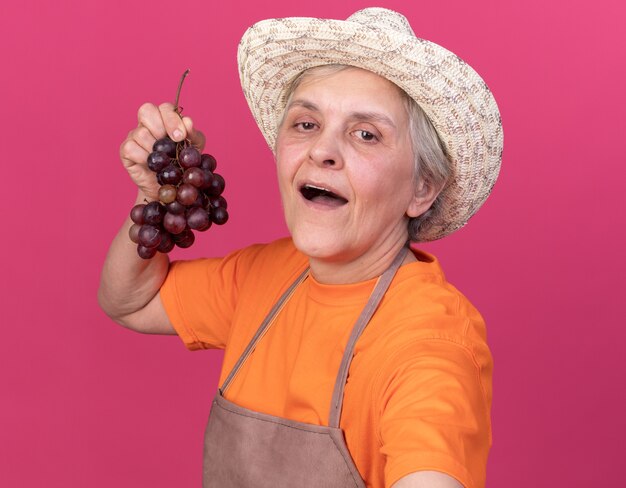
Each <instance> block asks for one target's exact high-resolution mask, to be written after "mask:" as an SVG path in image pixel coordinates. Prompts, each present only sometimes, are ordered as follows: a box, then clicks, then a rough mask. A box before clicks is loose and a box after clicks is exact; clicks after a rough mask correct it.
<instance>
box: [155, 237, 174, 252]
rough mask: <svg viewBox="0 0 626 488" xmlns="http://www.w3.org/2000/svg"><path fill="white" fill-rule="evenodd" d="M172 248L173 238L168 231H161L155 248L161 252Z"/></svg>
mask: <svg viewBox="0 0 626 488" xmlns="http://www.w3.org/2000/svg"><path fill="white" fill-rule="evenodd" d="M172 249H174V239H172V234H170V233H169V232H163V235H162V236H161V243H160V244H159V245H158V246H157V248H156V250H157V251H159V252H162V253H168V252H170V251H171V250H172Z"/></svg>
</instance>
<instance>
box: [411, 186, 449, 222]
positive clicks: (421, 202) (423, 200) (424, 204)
mask: <svg viewBox="0 0 626 488" xmlns="http://www.w3.org/2000/svg"><path fill="white" fill-rule="evenodd" d="M441 190H442V188H434V187H433V186H432V185H428V184H426V182H425V181H424V180H421V179H420V181H419V183H418V184H417V186H416V189H415V195H414V196H413V198H412V199H411V201H410V202H409V206H408V208H407V210H406V215H407V217H409V218H414V217H419V216H420V215H422V214H423V213H424V212H426V210H428V209H429V208H430V207H431V205H432V204H433V202H434V201H435V199H436V198H437V197H438V196H439V193H441Z"/></svg>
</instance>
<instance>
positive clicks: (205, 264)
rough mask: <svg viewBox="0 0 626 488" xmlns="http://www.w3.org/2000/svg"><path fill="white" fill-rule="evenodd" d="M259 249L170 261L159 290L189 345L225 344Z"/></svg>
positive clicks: (170, 315)
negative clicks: (206, 257)
mask: <svg viewBox="0 0 626 488" xmlns="http://www.w3.org/2000/svg"><path fill="white" fill-rule="evenodd" d="M257 252H258V247H256V246H252V247H250V248H246V249H244V250H240V251H236V252H234V253H232V254H229V255H228V256H226V257H224V258H209V259H196V260H189V261H175V262H173V263H172V264H171V266H170V269H169V272H168V274H167V277H166V279H165V282H164V283H163V285H162V286H161V290H160V292H159V293H160V296H161V301H162V302H163V306H164V307H165V311H166V313H167V315H168V317H169V319H170V321H171V322H172V325H173V326H174V328H175V329H176V332H177V333H178V335H179V336H180V338H181V339H182V340H183V342H184V343H185V345H186V346H187V347H188V348H189V349H191V350H197V349H211V348H218V349H224V348H225V347H226V343H227V342H228V337H229V333H230V327H231V324H232V319H233V313H234V310H235V306H236V303H237V297H238V294H239V290H240V288H241V286H242V284H243V282H244V281H245V279H246V276H247V275H248V273H249V272H250V268H251V266H252V261H253V259H254V255H255V254H256V253H257Z"/></svg>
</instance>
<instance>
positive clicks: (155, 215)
mask: <svg viewBox="0 0 626 488" xmlns="http://www.w3.org/2000/svg"><path fill="white" fill-rule="evenodd" d="M164 215H165V207H164V206H163V205H161V204H160V203H159V202H150V203H149V204H147V205H146V207H145V208H144V209H143V223H144V224H150V225H158V224H160V223H161V222H162V221H163V216H164ZM144 245H145V244H144Z"/></svg>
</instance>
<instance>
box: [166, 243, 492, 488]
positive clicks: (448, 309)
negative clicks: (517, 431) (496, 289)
mask: <svg viewBox="0 0 626 488" xmlns="http://www.w3.org/2000/svg"><path fill="white" fill-rule="evenodd" d="M414 254H415V255H416V257H417V258H418V260H419V261H418V262H413V263H410V264H406V265H404V266H402V267H401V268H400V269H399V270H398V273H397V274H396V276H395V278H394V280H393V282H392V284H391V286H390V288H389V290H388V291H387V293H386V295H385V297H384V298H383V300H382V302H381V304H380V306H379V308H378V310H377V311H376V313H375V314H374V316H373V317H372V320H371V321H370V323H369V325H368V326H367V327H366V328H365V330H364V332H363V334H362V335H361V337H360V338H359V340H358V342H357V344H356V348H355V351H354V357H353V360H352V363H351V366H350V370H349V376H348V381H347V383H346V387H345V392H344V404H343V410H342V415H341V424H340V427H341V428H342V429H343V431H344V433H345V438H346V444H347V446H348V449H349V451H350V453H351V455H352V458H353V459H354V462H355V464H356V467H357V469H358V470H359V472H360V474H361V476H362V477H363V479H364V480H365V483H366V485H367V486H368V487H383V486H384V487H390V486H391V485H392V484H393V483H394V482H396V481H397V480H399V479H400V478H402V477H403V476H405V475H407V474H409V473H412V472H415V471H420V470H436V471H441V472H444V473H447V474H449V475H450V476H453V477H454V478H456V479H457V480H459V481H460V482H461V483H462V484H463V485H464V486H465V487H466V488H480V487H484V485H485V469H486V464H487V455H488V452H489V447H490V445H491V425H490V414H489V412H490V406H491V379H492V366H493V363H492V358H491V354H490V352H489V349H488V347H487V344H486V334H485V325H484V322H483V319H482V317H481V316H480V314H479V313H478V312H477V311H476V309H475V308H474V307H473V306H472V305H471V304H470V303H469V301H468V300H467V299H466V298H465V297H464V296H463V295H462V294H461V293H459V291H457V290H456V289H455V288H454V287H453V286H452V285H450V284H449V283H447V282H446V280H445V278H444V275H443V273H442V271H441V268H440V267H439V264H438V263H437V261H436V259H435V258H434V257H433V256H431V255H428V254H426V253H424V252H420V251H414ZM307 264H308V263H307V259H306V256H304V255H303V254H301V253H300V252H298V251H297V250H296V249H295V247H294V246H293V243H292V241H291V240H290V239H282V240H279V241H276V242H274V243H271V244H268V245H255V246H251V247H248V248H246V249H243V250H240V251H236V252H234V253H232V254H230V255H229V256H227V257H225V258H221V259H199V260H193V261H179V262H175V263H173V264H172V267H171V268H170V272H169V274H168V276H167V279H166V281H165V283H164V284H163V287H162V288H161V292H160V293H161V299H162V301H163V304H164V306H165V309H166V311H167V314H168V316H169V318H170V320H171V322H172V323H173V324H174V327H175V328H176V330H177V332H178V334H179V335H180V337H181V338H182V340H183V341H184V343H185V344H186V345H187V347H188V348H189V349H192V350H193V349H207V348H220V349H225V354H224V364H223V368H222V373H221V377H220V385H221V384H222V382H223V381H224V380H225V378H226V376H227V375H228V373H229V372H230V371H231V369H232V367H233V366H234V364H235V362H236V361H237V359H238V358H239V356H240V355H241V353H242V352H243V350H244V349H245V347H246V346H247V344H248V342H249V341H250V339H251V338H252V336H253V335H254V333H255V332H256V331H257V329H258V327H259V325H260V324H261V322H262V321H263V319H264V318H265V316H266V315H267V313H268V312H269V310H270V308H271V307H272V305H273V304H274V303H275V302H276V301H277V300H278V298H279V297H280V295H281V294H282V293H283V292H284V291H285V290H286V289H287V288H288V286H289V285H290V284H291V283H292V282H293V281H294V279H295V278H296V277H297V276H298V275H299V274H300V273H301V272H302V271H303V270H304V269H305V268H306V266H307ZM375 283H376V280H375V279H372V280H369V281H365V282H361V283H355V284H347V285H325V284H322V283H318V282H316V281H315V279H314V278H313V277H312V276H309V277H308V278H307V279H306V280H305V281H304V282H303V283H301V284H300V285H299V287H298V288H297V289H296V291H295V292H294V294H293V295H292V296H291V298H290V299H289V301H288V302H287V303H286V305H285V307H284V308H283V310H282V311H281V312H280V314H279V315H278V316H277V318H276V320H275V321H274V323H273V324H272V325H271V327H270V328H269V330H268V331H267V333H266V334H265V336H264V337H263V338H262V339H261V341H260V342H259V343H258V345H257V347H256V349H255V350H254V352H253V353H252V354H251V355H250V357H249V358H248V359H247V361H246V362H245V363H244V365H243V366H242V368H241V369H240V371H239V373H238V374H237V376H236V377H235V378H234V380H233V382H232V383H231V385H230V387H229V388H228V390H227V391H226V393H225V397H226V398H227V399H228V400H230V401H232V402H234V403H236V404H238V405H241V406H243V407H245V408H249V409H252V410H256V411H259V412H263V413H267V414H270V415H275V416H279V417H284V418H288V419H292V420H297V421H300V422H307V423H313V424H318V425H328V415H329V410H330V400H331V397H332V391H333V387H334V384H335V379H336V376H337V372H338V370H339V364H340V362H341V358H342V355H343V351H344V348H345V345H346V343H347V341H348V337H349V336H350V333H351V331H352V327H353V325H354V323H355V322H356V319H357V317H358V315H359V314H360V312H361V310H362V308H363V306H364V305H365V303H366V302H367V299H368V297H369V294H370V293H371V291H372V290H373V288H374V285H375Z"/></svg>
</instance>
